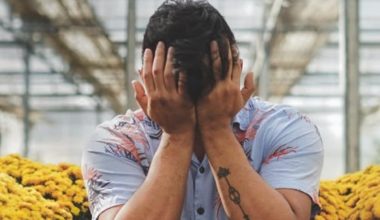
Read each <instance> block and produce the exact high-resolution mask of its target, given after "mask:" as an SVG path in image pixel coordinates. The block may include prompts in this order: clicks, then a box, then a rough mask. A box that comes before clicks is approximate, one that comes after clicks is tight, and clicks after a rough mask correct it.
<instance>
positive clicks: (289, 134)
mask: <svg viewBox="0 0 380 220" xmlns="http://www.w3.org/2000/svg"><path fill="white" fill-rule="evenodd" d="M264 127H265V128H264ZM263 128H264V129H263V130H264V132H265V134H264V137H265V141H266V143H265V147H266V149H268V150H266V151H265V152H264V155H263V162H262V165H261V169H260V175H261V176H262V177H263V179H264V180H265V181H266V182H267V183H268V184H269V185H271V186H272V187H273V188H289V189H295V190H299V191H302V192H304V193H306V194H307V195H309V196H310V197H311V198H312V201H313V202H314V205H313V209H316V208H318V206H319V203H318V191H319V180H320V174H321V170H322V164H323V143H322V140H321V137H320V135H319V132H318V129H317V127H316V126H315V125H314V124H313V123H312V122H311V121H310V119H308V118H307V117H306V116H304V115H302V114H300V113H298V112H296V111H291V110H283V111H282V112H281V113H280V114H276V116H275V117H273V118H271V119H269V120H268V121H267V122H266V123H265V124H264V125H263ZM316 205H318V206H316ZM313 211H316V210H313Z"/></svg>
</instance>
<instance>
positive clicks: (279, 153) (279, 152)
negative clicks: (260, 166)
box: [264, 144, 297, 164]
mask: <svg viewBox="0 0 380 220" xmlns="http://www.w3.org/2000/svg"><path fill="white" fill-rule="evenodd" d="M284 146H286V144H283V145H281V146H279V147H278V148H277V149H276V150H275V151H274V152H273V153H272V154H271V155H269V156H268V157H267V158H266V159H265V160H264V164H268V163H270V162H271V161H272V160H273V159H275V158H277V160H279V159H280V158H281V157H283V156H285V155H287V154H289V153H295V152H297V150H296V149H297V147H290V146H289V147H285V148H283V147H284Z"/></svg>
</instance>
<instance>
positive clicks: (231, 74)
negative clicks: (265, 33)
mask: <svg viewBox="0 0 380 220" xmlns="http://www.w3.org/2000/svg"><path fill="white" fill-rule="evenodd" d="M228 48H229V50H228V64H229V65H228V72H227V75H226V78H225V79H222V78H221V75H222V73H221V71H222V67H221V66H222V64H221V56H220V53H219V46H218V43H217V42H216V41H212V42H211V44H210V51H211V58H212V69H213V73H214V75H215V78H216V85H215V87H214V88H213V90H211V92H210V93H209V94H207V95H206V96H204V97H202V98H201V99H200V100H199V101H198V103H197V105H196V111H197V121H198V123H199V126H200V128H201V129H206V130H207V129H217V128H226V127H229V125H230V123H231V120H232V118H233V117H234V116H235V115H236V114H237V113H238V112H239V110H240V109H241V108H243V107H244V104H245V103H246V101H247V100H248V99H249V98H250V97H251V95H252V93H253V92H254V90H255V85H254V83H253V73H248V74H247V76H246V77H245V80H244V87H243V88H242V89H241V90H240V76H241V72H242V66H243V63H242V60H241V59H239V57H238V51H237V48H236V47H235V45H234V46H233V47H230V46H229V44H228Z"/></svg>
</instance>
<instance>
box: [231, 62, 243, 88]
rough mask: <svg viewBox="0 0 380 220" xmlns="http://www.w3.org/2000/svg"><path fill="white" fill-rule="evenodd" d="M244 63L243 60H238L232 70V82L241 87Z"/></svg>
mask: <svg viewBox="0 0 380 220" xmlns="http://www.w3.org/2000/svg"><path fill="white" fill-rule="evenodd" d="M242 63H243V61H242V59H238V61H237V62H236V63H234V67H233V70H232V81H233V82H234V83H235V84H237V85H239V86H240V77H241V71H242V69H241V68H242V66H243V64H242Z"/></svg>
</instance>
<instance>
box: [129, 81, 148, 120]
mask: <svg viewBox="0 0 380 220" xmlns="http://www.w3.org/2000/svg"><path fill="white" fill-rule="evenodd" d="M132 86H133V90H134V91H135V99H136V101H137V104H139V106H140V108H141V109H142V110H143V111H144V113H145V114H146V113H147V112H146V109H147V105H148V97H147V96H146V94H145V90H144V87H143V85H141V83H140V82H138V81H136V80H133V81H132Z"/></svg>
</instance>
